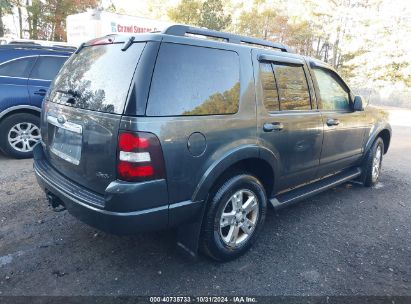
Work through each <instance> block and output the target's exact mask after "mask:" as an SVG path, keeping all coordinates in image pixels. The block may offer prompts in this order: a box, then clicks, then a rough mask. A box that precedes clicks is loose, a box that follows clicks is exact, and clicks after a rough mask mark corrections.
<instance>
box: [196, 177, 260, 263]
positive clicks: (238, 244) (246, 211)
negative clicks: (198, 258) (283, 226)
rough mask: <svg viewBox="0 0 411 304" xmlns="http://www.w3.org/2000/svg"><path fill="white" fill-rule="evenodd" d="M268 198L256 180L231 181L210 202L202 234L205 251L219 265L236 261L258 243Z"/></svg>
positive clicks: (233, 178) (240, 178)
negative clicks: (220, 262) (256, 241)
mask: <svg viewBox="0 0 411 304" xmlns="http://www.w3.org/2000/svg"><path fill="white" fill-rule="evenodd" d="M266 210H267V197H266V193H265V190H264V187H263V185H262V184H261V183H260V181H259V180H258V179H256V178H255V177H254V176H251V175H248V174H240V175H236V176H234V177H231V178H228V179H227V180H226V182H225V183H224V184H223V185H222V186H220V187H218V189H216V191H215V192H214V194H212V195H211V200H210V201H209V202H208V206H207V210H206V213H205V215H204V221H203V227H202V232H201V240H200V244H201V249H202V251H203V252H204V253H205V254H206V255H208V256H209V257H211V258H213V259H215V260H217V261H229V260H233V259H235V258H237V257H239V256H240V255H242V254H243V253H245V252H246V251H247V250H248V249H249V248H250V247H251V246H252V245H253V243H254V242H255V240H256V239H257V236H258V234H259V233H260V231H261V228H262V226H263V224H264V220H265V214H266Z"/></svg>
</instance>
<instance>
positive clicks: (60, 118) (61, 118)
mask: <svg viewBox="0 0 411 304" xmlns="http://www.w3.org/2000/svg"><path fill="white" fill-rule="evenodd" d="M57 121H58V123H59V124H64V123H65V122H66V117H65V116H64V115H59V116H58V117H57Z"/></svg>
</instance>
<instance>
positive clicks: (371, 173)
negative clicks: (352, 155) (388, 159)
mask: <svg viewBox="0 0 411 304" xmlns="http://www.w3.org/2000/svg"><path fill="white" fill-rule="evenodd" d="M383 154H384V141H383V140H382V139H381V137H378V138H377V139H376V140H375V141H374V143H373V145H372V147H371V149H370V150H369V151H368V152H367V155H366V156H365V159H364V163H363V166H362V167H363V176H362V180H363V183H364V186H365V187H371V186H373V185H375V184H376V183H377V182H378V179H379V177H380V174H381V165H382V158H383Z"/></svg>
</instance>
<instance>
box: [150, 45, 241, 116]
mask: <svg viewBox="0 0 411 304" xmlns="http://www.w3.org/2000/svg"><path fill="white" fill-rule="evenodd" d="M239 98H240V66H239V57H238V55H237V53H235V52H232V51H224V50H216V49H210V48H204V47H196V46H187V45H179V44H172V43H163V44H162V45H161V48H160V51H159V54H158V58H157V63H156V66H155V69H154V74H153V79H152V82H151V89H150V95H149V99H148V105H147V111H146V114H147V115H148V116H176V115H213V114H233V113H236V112H237V111H238V103H239Z"/></svg>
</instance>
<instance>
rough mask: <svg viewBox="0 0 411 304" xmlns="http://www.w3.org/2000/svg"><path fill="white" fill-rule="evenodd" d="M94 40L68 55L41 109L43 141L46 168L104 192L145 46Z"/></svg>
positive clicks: (112, 176) (112, 172)
mask: <svg viewBox="0 0 411 304" xmlns="http://www.w3.org/2000/svg"><path fill="white" fill-rule="evenodd" d="M114 39H116V38H110V40H109V41H108V40H107V38H106V39H105V40H102V41H93V42H92V43H89V44H88V45H86V46H84V47H83V48H82V49H81V51H80V52H78V54H73V55H72V56H71V57H70V58H69V60H67V62H66V63H65V65H64V66H63V68H62V69H61V71H60V73H59V74H58V75H57V77H56V79H55V80H54V83H53V85H52V87H51V89H50V92H49V94H48V96H47V97H46V102H45V103H44V106H43V115H42V122H41V123H42V126H41V130H42V138H43V142H44V143H45V146H46V148H45V150H46V155H47V157H48V159H49V161H50V163H51V165H52V166H53V167H54V168H55V169H57V170H58V171H59V172H60V173H61V174H63V175H65V176H66V177H68V178H69V179H71V180H73V181H75V182H77V183H79V184H80V185H82V186H85V187H87V188H88V189H91V190H93V191H95V192H97V193H101V194H103V193H104V190H105V189H106V187H107V186H108V184H109V183H110V182H111V181H113V180H115V179H116V158H117V157H116V153H117V138H118V130H119V125H120V120H121V115H122V113H123V111H124V107H125V104H126V101H127V98H128V92H129V89H130V85H131V82H132V78H133V74H134V71H135V69H136V66H137V64H138V61H139V58H140V56H141V53H142V51H143V49H144V47H145V43H133V44H131V45H130V46H129V47H128V48H127V50H124V51H123V50H122V48H123V47H124V43H123V42H122V43H116V41H115V40H114Z"/></svg>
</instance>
